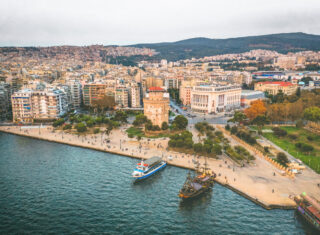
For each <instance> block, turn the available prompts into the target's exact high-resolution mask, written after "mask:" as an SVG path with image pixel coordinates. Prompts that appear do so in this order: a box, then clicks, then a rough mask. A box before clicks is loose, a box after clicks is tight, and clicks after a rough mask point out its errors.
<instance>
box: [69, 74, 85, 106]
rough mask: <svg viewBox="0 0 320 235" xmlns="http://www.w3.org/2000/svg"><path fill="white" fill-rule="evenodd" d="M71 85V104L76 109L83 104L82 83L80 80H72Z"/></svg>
mask: <svg viewBox="0 0 320 235" xmlns="http://www.w3.org/2000/svg"><path fill="white" fill-rule="evenodd" d="M68 85H69V87H70V96H71V97H70V98H71V102H70V104H71V106H72V107H73V108H75V109H78V108H80V106H81V100H82V89H81V84H80V82H79V81H75V80H74V81H70V82H69V84H68Z"/></svg>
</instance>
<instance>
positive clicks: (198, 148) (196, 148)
mask: <svg viewBox="0 0 320 235" xmlns="http://www.w3.org/2000/svg"><path fill="white" fill-rule="evenodd" d="M193 150H194V151H195V152H196V153H201V152H202V151H203V145H202V144H201V143H196V144H194V145H193Z"/></svg>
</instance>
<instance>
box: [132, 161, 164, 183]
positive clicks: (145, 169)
mask: <svg viewBox="0 0 320 235" xmlns="http://www.w3.org/2000/svg"><path fill="white" fill-rule="evenodd" d="M166 165H167V163H166V162H165V161H163V160H162V159H161V158H160V157H151V158H149V159H147V160H146V161H144V160H142V161H141V162H140V163H138V164H137V167H136V169H135V170H134V171H133V173H132V177H133V178H135V179H136V180H142V179H145V178H148V177H149V176H151V175H153V174H155V173H156V172H158V171H160V170H161V169H163V168H165V167H166Z"/></svg>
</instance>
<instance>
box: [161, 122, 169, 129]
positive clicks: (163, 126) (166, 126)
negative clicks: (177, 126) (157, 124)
mask: <svg viewBox="0 0 320 235" xmlns="http://www.w3.org/2000/svg"><path fill="white" fill-rule="evenodd" d="M168 128H169V125H168V123H167V122H163V123H162V125H161V129H162V130H167V129H168Z"/></svg>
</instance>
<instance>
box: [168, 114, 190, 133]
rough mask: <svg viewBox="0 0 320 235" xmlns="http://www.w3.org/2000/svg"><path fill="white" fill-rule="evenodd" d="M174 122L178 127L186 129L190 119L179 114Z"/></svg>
mask: <svg viewBox="0 0 320 235" xmlns="http://www.w3.org/2000/svg"><path fill="white" fill-rule="evenodd" d="M172 124H175V126H176V128H177V129H179V130H184V129H186V127H187V126H188V119H187V118H186V117H185V116H183V115H178V116H176V117H175V119H174V121H173V123H172Z"/></svg>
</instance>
